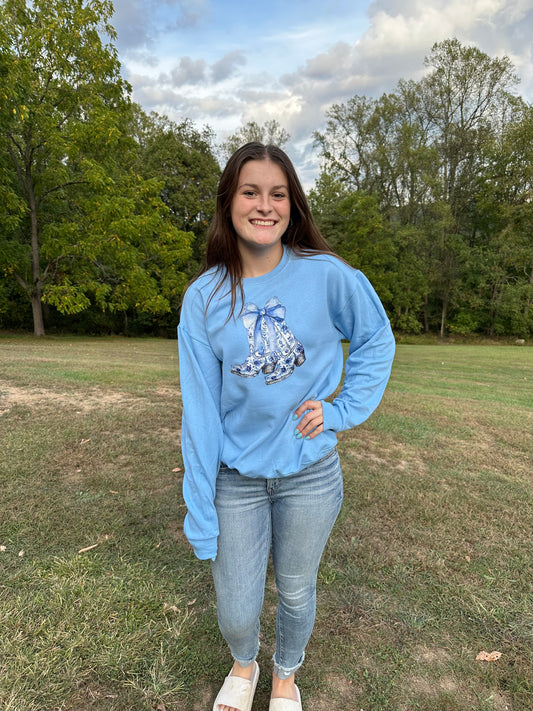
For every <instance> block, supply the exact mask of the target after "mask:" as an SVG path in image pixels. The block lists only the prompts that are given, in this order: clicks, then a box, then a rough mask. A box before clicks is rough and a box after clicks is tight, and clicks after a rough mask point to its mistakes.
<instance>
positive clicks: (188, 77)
mask: <svg viewBox="0 0 533 711" xmlns="http://www.w3.org/2000/svg"><path fill="white" fill-rule="evenodd" d="M206 66H207V64H206V62H205V61H204V60H203V59H191V58H190V57H182V58H181V59H180V61H179V64H178V66H177V67H174V69H172V71H171V72H170V81H171V84H172V86H183V85H184V84H202V83H203V82H204V81H205V79H206Z"/></svg>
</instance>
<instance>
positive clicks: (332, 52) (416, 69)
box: [115, 0, 533, 174]
mask: <svg viewBox="0 0 533 711" xmlns="http://www.w3.org/2000/svg"><path fill="white" fill-rule="evenodd" d="M341 3H342V0H338V2H337V5H336V6H337V7H338V8H340V6H341ZM115 4H116V6H117V8H118V9H119V10H120V14H119V13H117V17H119V18H121V22H122V23H123V25H122V27H123V29H122V30H121V29H120V27H119V28H118V29H119V38H120V36H121V33H122V40H121V41H122V43H123V44H125V46H126V47H127V48H128V52H127V53H125V57H126V62H125V65H126V66H125V68H124V71H125V73H126V75H127V78H128V80H129V81H130V83H131V84H132V86H133V89H134V99H135V100H136V101H138V102H139V103H141V105H143V106H144V107H145V108H146V109H147V110H152V109H153V110H156V111H158V112H159V113H166V114H167V115H169V116H170V118H175V119H176V120H181V119H182V118H185V117H189V118H191V119H192V120H194V121H196V122H198V123H201V124H205V123H207V124H209V125H211V126H212V127H213V128H214V129H215V131H217V133H218V135H219V137H220V138H221V139H222V138H224V137H225V136H227V135H228V134H229V133H232V132H234V131H235V130H236V129H237V128H238V127H239V125H240V124H241V123H245V122H247V121H250V120H254V121H258V122H260V123H262V122H264V121H266V120H268V119H271V118H275V119H276V120H277V121H279V123H280V124H281V125H282V126H283V127H284V128H285V129H286V130H288V131H289V133H290V134H291V136H292V141H291V144H290V150H291V151H292V150H293V149H294V151H295V153H296V155H297V156H298V159H299V161H300V164H301V166H302V170H304V171H305V172H306V174H310V173H312V171H313V170H315V172H316V160H317V159H316V155H315V154H314V152H313V150H312V133H313V131H315V130H317V129H321V128H322V127H323V125H324V124H325V121H326V115H325V114H326V111H327V109H328V108H329V107H330V106H331V104H332V103H343V102H345V101H347V100H348V99H349V98H351V97H352V96H354V95H355V94H364V95H367V96H379V95H380V94H381V93H383V92H385V91H393V90H394V89H395V87H396V85H397V82H398V80H399V79H401V78H404V79H410V78H413V79H419V78H420V77H421V76H422V75H423V73H424V71H425V67H424V57H425V56H427V55H428V54H429V53H430V51H431V47H432V46H433V44H434V43H435V42H440V41H442V40H444V39H447V38H451V37H457V38H458V39H459V40H460V41H461V42H462V43H463V44H475V45H476V46H478V47H479V48H480V49H481V50H482V51H484V52H486V53H488V54H489V55H491V56H502V55H503V54H506V55H507V56H509V57H510V59H511V60H512V61H513V63H514V64H515V66H516V70H517V73H518V74H519V75H520V76H521V78H522V84H521V86H520V87H519V91H520V93H522V95H524V96H525V98H526V99H527V98H528V97H529V98H530V99H531V98H532V96H533V53H532V43H531V37H530V34H531V27H533V0H374V2H372V3H371V4H369V5H368V8H367V16H366V17H365V18H363V19H364V21H363V20H362V14H361V10H360V9H359V10H357V13H356V14H353V15H351V16H349V17H345V15H346V12H345V13H344V15H343V14H339V15H338V16H334V15H332V12H331V10H328V7H327V6H326V4H324V6H323V8H322V9H320V8H319V4H318V3H314V5H313V8H314V13H315V14H314V16H313V14H312V13H311V11H310V12H309V13H308V14H307V16H306V19H305V21H304V22H302V19H301V14H300V17H298V18H296V15H297V14H298V13H295V15H294V17H293V18H292V19H290V21H289V18H286V20H287V21H286V22H285V23H284V25H283V27H282V28H281V29H280V31H279V32H275V31H274V30H275V25H274V24H273V23H270V24H269V26H268V31H267V30H266V29H265V31H264V32H263V33H258V32H257V29H258V27H263V25H261V18H263V15H262V12H263V10H261V8H256V7H255V6H254V7H253V8H251V9H250V12H249V13H248V14H244V13H242V12H241V11H240V9H239V8H238V7H235V8H233V9H234V12H235V13H238V31H236V32H234V33H233V34H232V30H233V29H234V28H235V27H236V26H237V25H236V19H235V15H233V16H232V15H231V10H232V8H230V7H228V9H227V12H224V13H223V15H219V16H218V20H219V21H218V23H213V24H212V25H210V24H209V21H208V20H209V12H210V9H209V6H208V4H207V0H161V2H156V0H115ZM343 7H344V8H345V9H346V8H347V4H344V5H343ZM151 11H152V15H151V14H150V12H151ZM211 11H212V12H215V11H220V12H221V8H220V6H219V5H217V4H216V3H213V4H212V7H211ZM254 12H256V13H257V14H256V15H253V13H254ZM221 17H222V21H221V19H220V18H221ZM263 19H264V18H263ZM186 22H190V23H196V25H195V28H194V29H193V30H190V31H188V32H184V31H183V30H181V31H178V30H176V32H177V34H176V36H175V39H174V35H173V34H172V31H170V30H169V29H168V28H169V27H174V28H176V27H178V26H179V25H180V23H182V24H183V23H186ZM224 22H227V26H226V25H224ZM246 23H248V28H249V31H246ZM335 27H337V28H338V31H337V32H335ZM163 39H164V41H163ZM156 40H157V41H156ZM163 45H164V47H165V55H161V52H162V47H163ZM120 46H121V45H119V50H120ZM176 47H178V48H181V53H180V54H178V56H177V57H176V55H175V50H174V48H176ZM134 49H135V50H136V51H137V54H139V52H142V54H140V55H139V56H138V57H135V54H134V52H133V50H134ZM156 51H157V52H158V54H159V56H160V59H159V65H158V67H157V68H155V67H153V64H154V56H155V54H156ZM173 52H174V54H172V53H173ZM151 67H153V68H151ZM184 87H186V89H187V90H186V91H184V90H183V88H184ZM313 166H314V167H313Z"/></svg>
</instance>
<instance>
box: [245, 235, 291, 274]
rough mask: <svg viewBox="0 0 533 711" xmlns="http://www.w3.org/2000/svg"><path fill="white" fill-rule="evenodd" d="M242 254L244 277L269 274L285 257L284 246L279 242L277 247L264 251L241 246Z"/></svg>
mask: <svg viewBox="0 0 533 711" xmlns="http://www.w3.org/2000/svg"><path fill="white" fill-rule="evenodd" d="M240 255H241V261H242V276H243V279H249V278H251V277H259V276H263V275H264V274H268V272H271V271H272V270H273V269H275V268H276V267H277V266H278V264H279V263H280V262H281V258H282V257H283V246H282V244H281V243H279V244H278V245H277V249H275V250H268V251H266V252H264V253H263V252H261V251H257V252H255V251H249V250H247V249H242V248H241V250H240Z"/></svg>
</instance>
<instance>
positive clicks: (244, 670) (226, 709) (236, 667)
mask: <svg viewBox="0 0 533 711" xmlns="http://www.w3.org/2000/svg"><path fill="white" fill-rule="evenodd" d="M253 671H254V665H253V664H250V666H249V667H241V665H240V664H239V662H235V663H234V664H233V669H232V670H231V672H230V674H231V676H238V677H239V678H240V679H251V678H252V673H253ZM218 709H219V711H241V709H236V708H234V707H233V706H225V705H223V704H219V706H218Z"/></svg>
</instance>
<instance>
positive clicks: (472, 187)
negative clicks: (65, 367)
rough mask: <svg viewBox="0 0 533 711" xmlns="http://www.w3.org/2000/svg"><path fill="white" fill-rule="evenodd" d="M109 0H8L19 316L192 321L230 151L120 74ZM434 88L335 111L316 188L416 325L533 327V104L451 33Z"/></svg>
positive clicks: (5, 211)
mask: <svg viewBox="0 0 533 711" xmlns="http://www.w3.org/2000/svg"><path fill="white" fill-rule="evenodd" d="M112 14H113V7H112V4H111V3H110V2H108V0H90V1H87V0H33V1H32V2H27V1H26V0H3V2H2V3H1V4H0V81H1V84H0V106H1V109H0V149H1V150H0V328H4V329H25V330H29V329H32V328H33V331H34V333H35V334H36V335H43V334H44V333H45V330H47V331H53V330H56V331H57V330H62V331H69V332H78V333H124V332H126V333H134V334H141V333H149V334H160V335H170V334H174V333H175V326H176V322H177V319H178V310H179V303H180V299H181V296H182V293H183V289H184V288H185V285H186V283H187V282H188V280H189V279H190V278H191V277H192V276H193V275H194V274H195V273H196V272H197V270H198V267H199V265H200V263H201V260H202V254H203V250H204V247H205V239H206V234H207V228H208V225H209V222H210V220H211V217H212V214H213V209H214V202H215V191H216V185H217V182H218V178H219V175H220V162H224V160H225V158H226V157H227V155H228V154H229V153H231V152H232V151H233V150H234V149H235V148H236V147H238V145H240V144H241V143H242V142H245V141H247V140H250V139H259V140H264V141H266V142H275V143H278V144H279V145H283V144H285V143H286V142H287V141H288V139H289V136H288V134H287V133H286V132H285V131H284V130H283V129H282V128H281V127H280V126H279V124H278V123H277V122H276V121H271V122H267V123H266V124H264V125H258V124H255V123H249V124H247V125H246V126H244V127H241V128H240V129H239V130H238V131H237V132H236V133H235V134H234V135H233V136H232V137H230V138H229V139H228V140H227V141H226V142H225V143H224V144H223V145H221V146H219V145H217V144H216V143H215V138H214V133H213V131H212V130H210V129H209V128H203V129H198V128H197V127H196V126H195V125H194V124H193V123H192V122H190V121H189V120H184V121H182V122H181V123H175V122H172V121H170V120H168V119H167V118H166V117H161V116H158V115H156V114H150V115H147V114H146V113H145V112H143V111H142V109H141V108H140V107H139V106H137V105H135V104H134V103H133V102H132V101H131V87H130V86H129V85H128V84H127V82H125V81H124V79H123V78H122V77H121V75H120V64H119V61H118V58H117V52H116V49H115V47H114V45H113V41H114V39H115V33H114V30H113V28H112V27H111V25H110V19H111V17H112ZM427 64H428V72H427V73H426V76H425V78H424V79H423V80H421V81H420V82H404V81H400V82H399V84H398V88H397V90H396V91H395V92H394V93H391V94H386V95H383V96H382V97H381V98H380V99H369V98H367V97H363V96H361V97H360V96H356V97H354V98H352V99H351V100H350V101H349V102H347V103H346V104H343V105H336V106H333V107H332V108H331V109H330V111H329V112H328V122H327V126H326V129H325V131H324V132H323V133H317V134H315V142H316V147H317V150H319V151H320V153H321V156H322V166H323V170H322V174H321V176H320V178H319V179H318V180H317V182H316V185H315V187H314V188H313V190H312V191H311V193H310V196H309V197H310V201H311V204H312V207H313V211H314V214H315V216H316V218H317V221H318V222H319V224H320V226H321V228H322V230H323V231H324V233H325V235H326V237H327V238H328V239H329V241H330V242H331V244H332V246H333V247H334V248H335V249H336V250H337V251H338V252H339V253H340V254H341V256H343V257H344V258H345V259H346V260H347V261H349V262H350V263H351V264H353V265H354V266H356V267H359V268H361V269H363V270H364V271H365V273H366V274H367V275H368V276H369V277H370V279H371V280H372V281H373V283H374V285H375V286H376V288H377V290H378V292H379V294H380V296H381V297H382V299H383V301H384V303H385V306H386V308H387V310H388V312H389V315H390V316H391V319H392V321H393V324H394V327H395V328H396V329H398V330H403V331H408V332H417V331H421V330H425V331H430V330H438V331H439V332H440V333H441V334H445V333H447V332H457V333H465V334H467V333H474V332H479V333H487V334H500V335H516V336H521V337H527V336H528V335H530V334H531V333H532V331H533V240H532V237H531V226H532V225H531V222H532V212H531V210H532V208H531V195H532V193H531V180H532V171H533V161H532V157H533V156H532V151H533V148H532V145H533V113H532V107H531V106H529V105H528V104H526V103H525V102H524V101H523V100H522V99H520V98H519V97H518V96H517V95H516V93H515V87H516V83H517V78H516V77H515V75H514V72H513V67H512V65H511V63H510V62H509V60H508V59H506V58H503V59H492V58H490V57H488V56H487V55H485V54H483V53H482V52H480V51H479V50H477V49H475V48H467V47H463V46H462V45H461V44H460V43H459V42H457V41H456V40H448V41H446V42H443V43H441V44H439V45H435V47H434V48H433V50H432V52H431V54H430V55H429V57H428V59H427Z"/></svg>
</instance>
